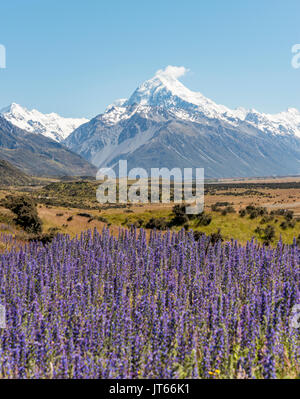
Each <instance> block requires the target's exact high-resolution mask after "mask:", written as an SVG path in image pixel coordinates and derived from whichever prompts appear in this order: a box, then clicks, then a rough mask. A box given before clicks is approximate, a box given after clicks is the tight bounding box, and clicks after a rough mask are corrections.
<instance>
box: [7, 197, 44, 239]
mask: <svg viewBox="0 0 300 399" xmlns="http://www.w3.org/2000/svg"><path fill="white" fill-rule="evenodd" d="M3 206H4V207H5V208H7V209H9V210H10V211H12V212H13V213H14V214H15V215H16V218H15V219H14V222H15V223H16V225H18V226H20V227H21V228H22V229H24V230H25V231H26V232H28V233H33V234H37V233H41V231H42V221H41V219H40V218H39V217H38V213H37V207H36V203H35V202H34V201H33V200H32V199H31V198H28V197H25V196H20V197H14V196H7V197H6V198H5V200H4V202H3Z"/></svg>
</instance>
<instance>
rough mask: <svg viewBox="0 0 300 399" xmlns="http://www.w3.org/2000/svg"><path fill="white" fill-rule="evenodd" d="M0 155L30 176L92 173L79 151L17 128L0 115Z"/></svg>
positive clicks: (92, 168)
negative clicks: (77, 152)
mask: <svg viewBox="0 0 300 399" xmlns="http://www.w3.org/2000/svg"><path fill="white" fill-rule="evenodd" d="M0 159H2V160H5V161H7V162H9V163H11V164H13V165H14V166H15V167H17V168H19V169H20V170H22V171H23V172H24V173H26V174H29V175H33V176H65V175H71V176H82V175H84V176H94V175H95V173H96V168H95V167H94V166H92V165H91V164H90V163H89V162H88V161H86V160H84V159H83V158H82V157H81V156H80V155H78V154H76V153H73V152H72V151H71V150H69V149H67V148H66V147H64V146H63V145H61V144H60V143H58V142H56V141H54V140H52V139H50V138H48V137H45V136H43V135H41V134H35V133H29V132H26V131H24V130H22V129H19V128H18V127H16V126H15V125H13V124H12V123H10V122H8V121H7V120H6V119H5V118H3V117H2V116H1V115H0Z"/></svg>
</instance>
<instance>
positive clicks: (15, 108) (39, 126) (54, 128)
mask: <svg viewBox="0 0 300 399" xmlns="http://www.w3.org/2000/svg"><path fill="white" fill-rule="evenodd" d="M0 115H2V116H3V117H4V118H5V119H6V120H7V121H9V122H11V123H12V124H13V125H15V126H17V127H19V128H20V129H22V130H25V131H27V132H29V133H38V134H42V135H44V136H46V137H49V138H51V139H53V140H55V141H63V140H64V139H65V138H66V137H68V135H69V134H71V133H72V132H73V130H75V129H76V128H77V127H79V126H80V125H82V124H83V123H86V122H88V119H85V118H76V119H74V118H64V117H62V116H60V115H58V114H56V113H53V112H52V113H50V114H43V113H41V112H39V111H37V110H36V109H32V110H28V109H27V108H25V107H22V106H21V105H19V104H17V103H12V104H10V105H9V106H8V107H5V108H3V109H2V110H0Z"/></svg>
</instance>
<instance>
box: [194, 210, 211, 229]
mask: <svg viewBox="0 0 300 399" xmlns="http://www.w3.org/2000/svg"><path fill="white" fill-rule="evenodd" d="M196 218H197V224H198V226H208V225H209V224H210V223H211V221H212V216H211V215H208V214H207V213H205V212H201V213H199V215H197V216H196Z"/></svg>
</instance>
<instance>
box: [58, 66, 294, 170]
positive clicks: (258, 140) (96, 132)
mask: <svg viewBox="0 0 300 399" xmlns="http://www.w3.org/2000/svg"><path fill="white" fill-rule="evenodd" d="M185 71H186V69H185V68H184V67H171V66H169V67H167V68H166V69H165V70H160V71H158V72H157V73H156V75H155V76H154V77H153V78H151V79H149V80H147V81H146V82H144V83H142V84H141V85H140V86H139V87H138V88H137V89H136V90H135V91H134V93H133V94H132V95H131V96H130V97H129V99H121V100H119V101H117V102H116V103H115V104H112V105H110V106H108V107H107V109H106V111H105V112H104V113H103V114H99V115H97V116H96V117H95V118H93V119H92V120H91V121H90V122H87V123H86V124H84V125H81V126H79V127H78V128H77V129H75V131H74V132H73V133H72V134H71V135H70V136H69V137H68V138H67V139H66V140H65V141H64V143H65V144H66V145H67V146H68V147H69V148H70V149H72V150H73V151H75V152H77V153H79V154H81V155H82V156H83V157H84V158H85V159H87V160H89V161H90V162H91V163H93V164H94V165H96V166H97V167H105V166H113V165H115V164H116V162H117V161H118V159H127V160H128V164H129V165H130V166H131V167H144V168H146V169H150V168H151V167H162V166H164V167H169V168H173V167H181V168H182V167H191V166H193V167H205V172H206V175H207V177H247V176H254V175H257V176H259V175H288V174H299V173H300V164H299V161H300V138H299V136H300V112H299V111H298V110H296V109H291V110H289V111H286V112H285V113H280V114H276V115H272V116H269V115H268V114H261V113H258V112H257V111H255V110H245V109H242V108H238V109H236V110H230V109H229V108H227V107H225V106H223V105H218V104H216V103H214V102H213V101H212V100H210V99H207V98H206V97H204V96H203V95H202V94H201V93H194V92H192V91H191V90H189V89H187V88H185V86H183V85H182V83H181V82H179V80H178V78H179V77H180V76H182V74H183V73H185ZM191 143H192V145H191Z"/></svg>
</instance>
